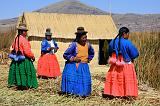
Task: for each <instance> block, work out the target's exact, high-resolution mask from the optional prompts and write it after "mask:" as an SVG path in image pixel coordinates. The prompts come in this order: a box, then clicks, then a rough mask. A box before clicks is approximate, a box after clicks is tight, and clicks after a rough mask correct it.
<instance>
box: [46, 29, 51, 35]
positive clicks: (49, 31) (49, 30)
mask: <svg viewBox="0 0 160 106" xmlns="http://www.w3.org/2000/svg"><path fill="white" fill-rule="evenodd" d="M45 35H46V36H52V33H51V29H50V28H47V29H46V32H45Z"/></svg>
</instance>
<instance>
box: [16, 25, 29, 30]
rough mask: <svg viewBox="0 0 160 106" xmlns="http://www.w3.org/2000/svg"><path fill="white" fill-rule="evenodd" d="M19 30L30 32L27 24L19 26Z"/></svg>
mask: <svg viewBox="0 0 160 106" xmlns="http://www.w3.org/2000/svg"><path fill="white" fill-rule="evenodd" d="M17 29H18V30H23V31H28V29H27V27H26V24H19V26H18V28H17Z"/></svg>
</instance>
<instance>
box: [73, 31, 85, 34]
mask: <svg viewBox="0 0 160 106" xmlns="http://www.w3.org/2000/svg"><path fill="white" fill-rule="evenodd" d="M87 33H88V32H87V31H83V32H75V34H87Z"/></svg>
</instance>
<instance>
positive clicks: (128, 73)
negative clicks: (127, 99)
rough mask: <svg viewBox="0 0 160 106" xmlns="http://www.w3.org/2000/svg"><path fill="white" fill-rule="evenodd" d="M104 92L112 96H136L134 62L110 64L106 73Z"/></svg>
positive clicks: (136, 86) (136, 84) (136, 83)
mask: <svg viewBox="0 0 160 106" xmlns="http://www.w3.org/2000/svg"><path fill="white" fill-rule="evenodd" d="M104 94H107V95H112V96H134V97H136V96H138V82H137V78H136V72H135V68H134V64H133V63H131V64H125V65H124V66H123V67H118V66H116V65H115V64H113V65H111V67H110V69H109V71H108V72H107V74H106V81H105V86H104Z"/></svg>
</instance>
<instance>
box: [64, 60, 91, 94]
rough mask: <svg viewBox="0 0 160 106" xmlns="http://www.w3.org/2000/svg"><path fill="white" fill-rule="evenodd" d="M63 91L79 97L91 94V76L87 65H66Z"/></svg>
mask: <svg viewBox="0 0 160 106" xmlns="http://www.w3.org/2000/svg"><path fill="white" fill-rule="evenodd" d="M61 91H62V92H63V93H69V94H74V95H79V96H89V95H90V94H91V75H90V70H89V66H88V64H87V63H79V66H78V68H76V63H66V64H65V67H64V70H63V73H62V83H61Z"/></svg>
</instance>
